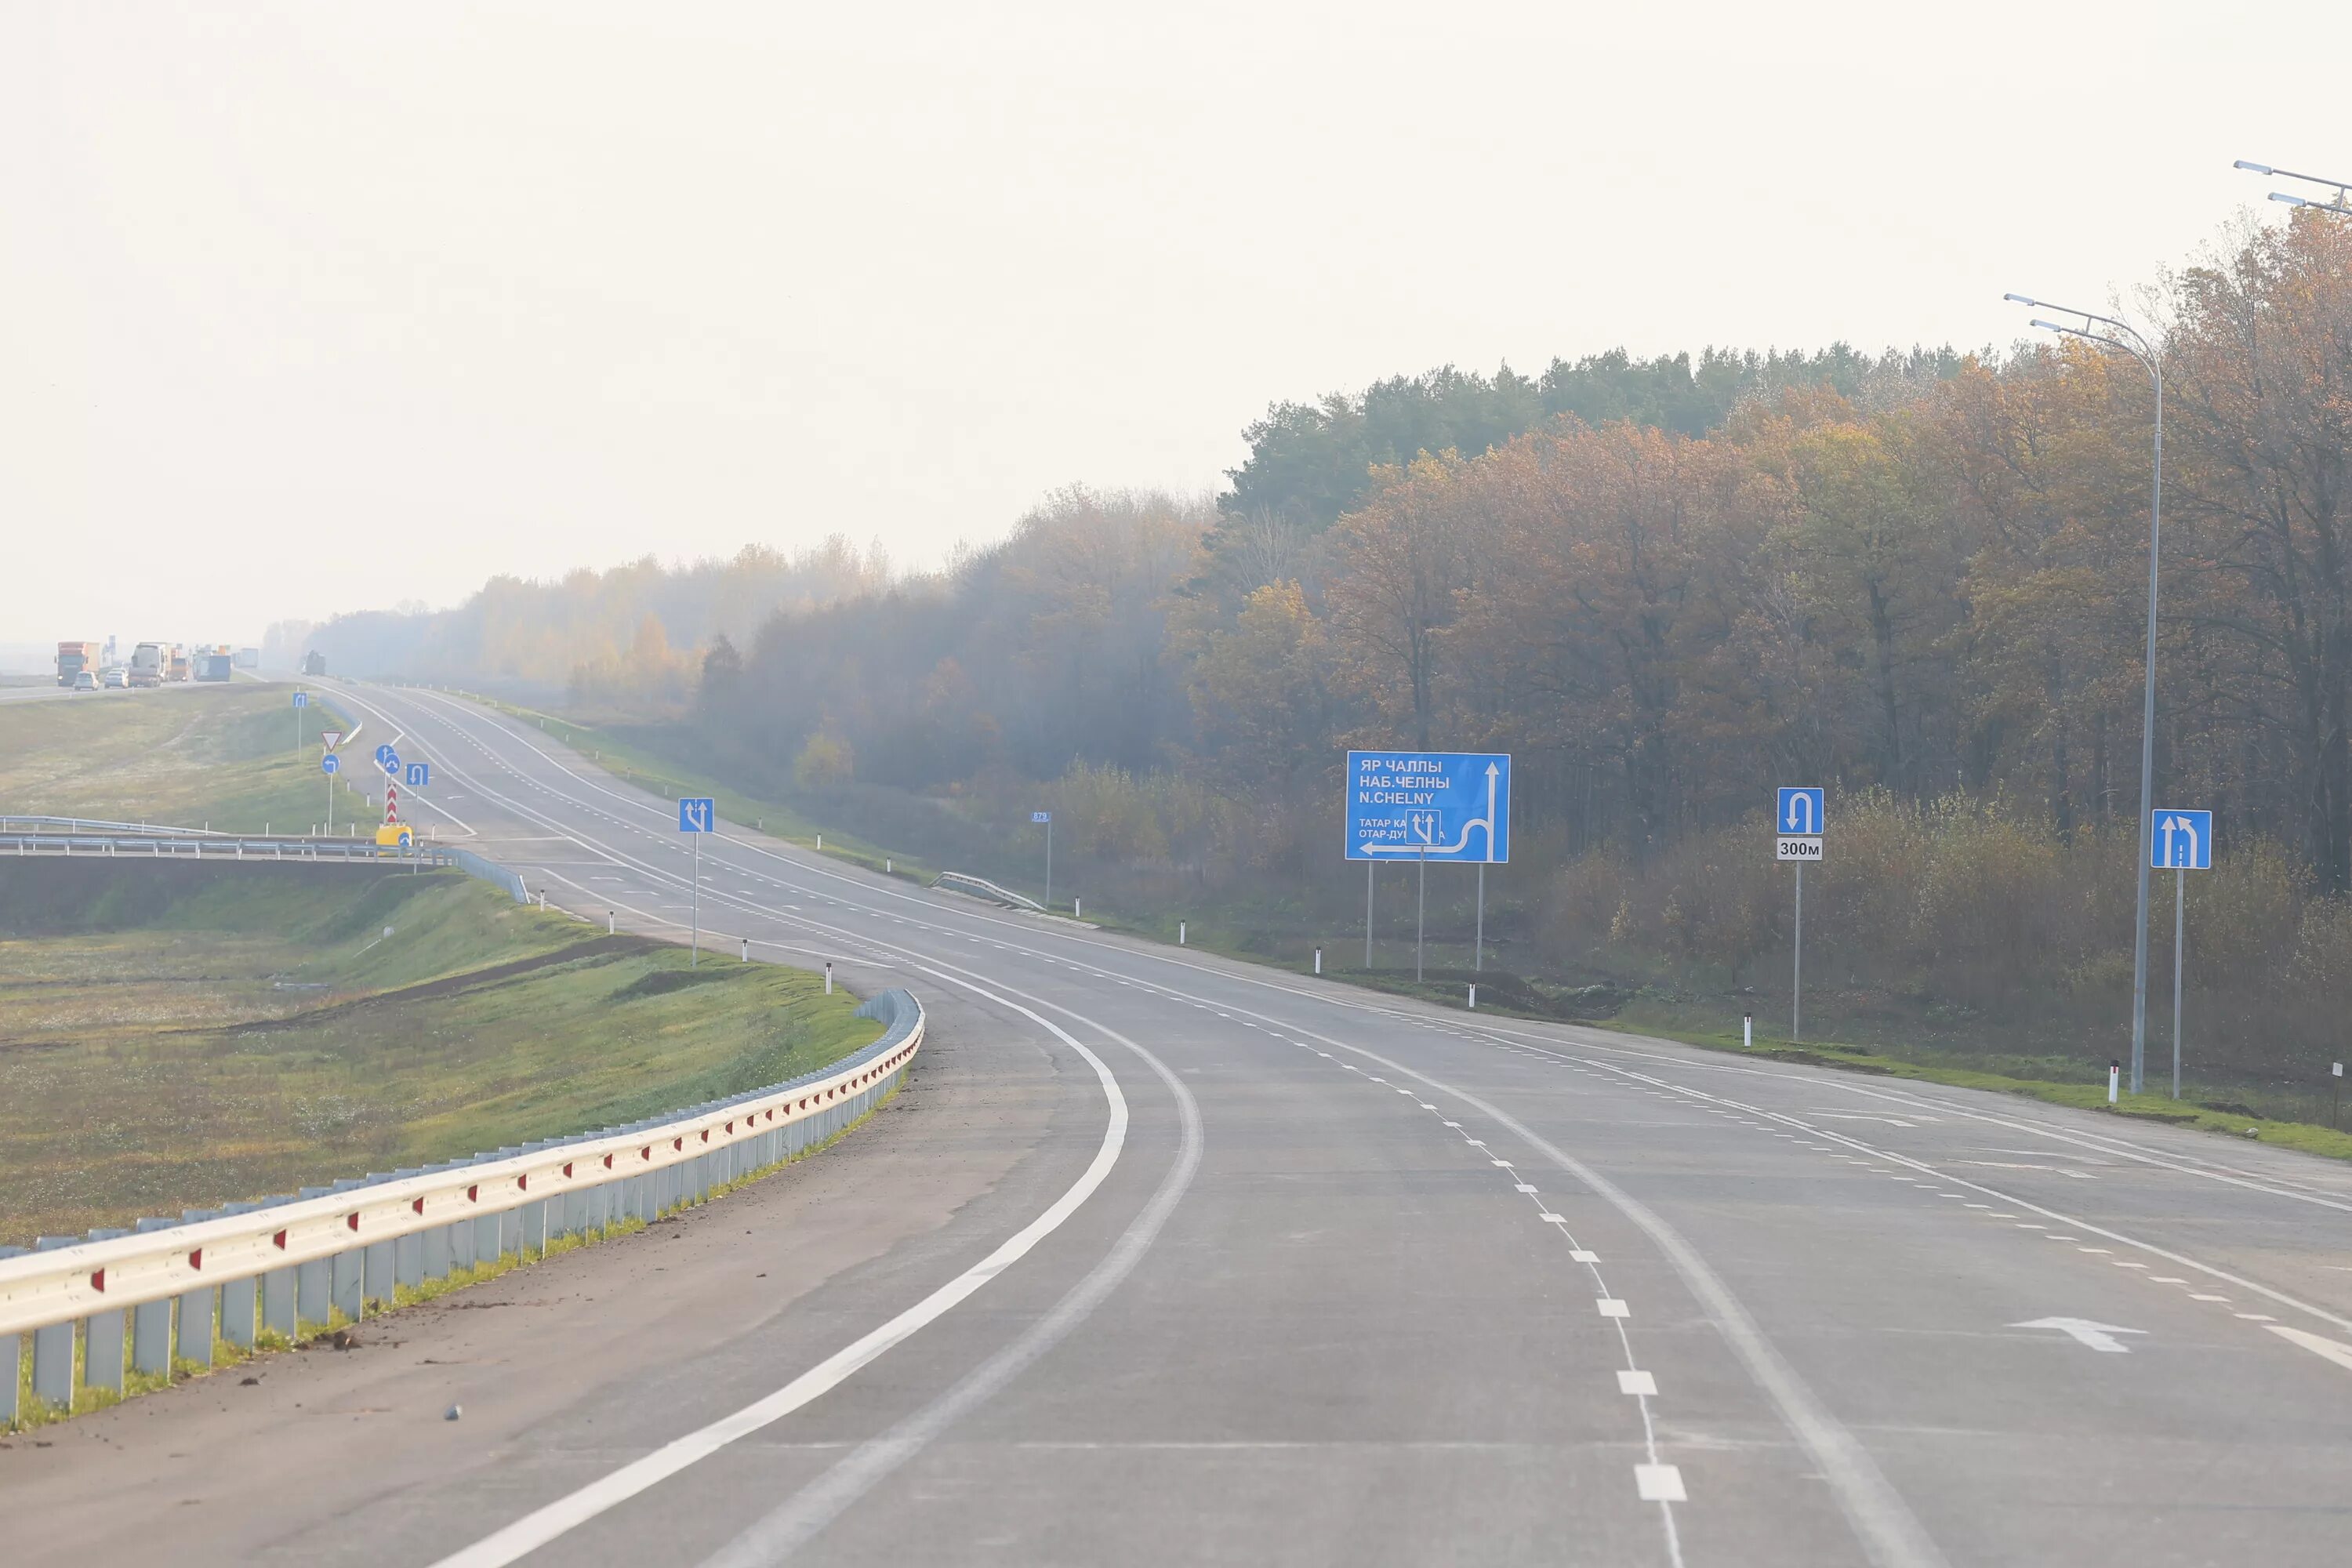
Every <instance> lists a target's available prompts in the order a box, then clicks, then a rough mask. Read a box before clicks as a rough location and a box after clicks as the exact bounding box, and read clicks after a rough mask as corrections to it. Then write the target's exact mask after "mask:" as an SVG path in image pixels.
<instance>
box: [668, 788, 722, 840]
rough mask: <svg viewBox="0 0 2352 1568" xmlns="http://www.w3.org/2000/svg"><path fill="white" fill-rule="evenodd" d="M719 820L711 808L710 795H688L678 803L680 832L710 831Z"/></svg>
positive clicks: (678, 826) (678, 828)
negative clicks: (697, 796)
mask: <svg viewBox="0 0 2352 1568" xmlns="http://www.w3.org/2000/svg"><path fill="white" fill-rule="evenodd" d="M718 820H719V814H718V813H717V812H716V811H713V810H712V809H711V805H710V796H709V795H703V796H701V797H700V798H696V797H693V796H688V797H687V798H685V799H682V800H680V801H679V802H678V803H677V830H678V831H679V832H680V833H708V832H709V831H710V830H711V826H712V825H713V824H715V823H716V822H717V821H718Z"/></svg>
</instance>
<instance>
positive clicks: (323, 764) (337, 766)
mask: <svg viewBox="0 0 2352 1568" xmlns="http://www.w3.org/2000/svg"><path fill="white" fill-rule="evenodd" d="M342 768H343V764H342V763H340V762H338V761H336V760H335V753H334V752H328V753H327V754H326V755H325V756H323V757H320V759H319V771H320V773H341V772H342Z"/></svg>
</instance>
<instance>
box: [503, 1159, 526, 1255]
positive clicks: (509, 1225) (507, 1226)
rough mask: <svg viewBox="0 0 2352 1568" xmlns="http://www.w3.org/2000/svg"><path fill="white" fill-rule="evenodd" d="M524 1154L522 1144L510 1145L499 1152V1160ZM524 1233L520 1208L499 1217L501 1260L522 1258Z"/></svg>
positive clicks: (509, 1210)
mask: <svg viewBox="0 0 2352 1568" xmlns="http://www.w3.org/2000/svg"><path fill="white" fill-rule="evenodd" d="M521 1152H523V1150H522V1145H521V1144H520V1143H510V1144H509V1145H508V1146H507V1147H505V1148H503V1149H501V1150H499V1159H501V1160H511V1159H513V1158H514V1157H515V1156H516V1155H517V1154H520V1153H521ZM522 1233H523V1220H522V1209H521V1208H520V1207H516V1208H510V1209H507V1210H505V1211H504V1212H502V1213H501V1214H500V1215H499V1257H501V1258H520V1257H521V1256H522V1245H523V1244H522Z"/></svg>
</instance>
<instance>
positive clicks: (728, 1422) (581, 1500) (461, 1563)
mask: <svg viewBox="0 0 2352 1568" xmlns="http://www.w3.org/2000/svg"><path fill="white" fill-rule="evenodd" d="M969 988H970V989H972V990H975V991H978V990H979V989H980V988H979V987H977V986H971V987H969ZM981 994H982V995H983V996H987V995H988V994H987V993H986V992H982V993H981ZM989 999H990V1000H992V1001H995V1002H998V1003H1000V1004H1001V1005H1004V1006H1007V1007H1010V1008H1012V1009H1013V1011H1014V1012H1017V1013H1021V1014H1023V1015H1025V1016H1027V1017H1028V1018H1029V1019H1030V1020H1031V1021H1032V1022H1034V1023H1035V1024H1036V1025H1038V1026H1040V1027H1041V1028H1044V1029H1046V1030H1048V1031H1050V1032H1051V1033H1052V1034H1053V1035H1054V1036H1055V1037H1056V1038H1058V1039H1060V1040H1061V1041H1062V1042H1063V1043H1064V1044H1065V1045H1066V1046H1068V1047H1070V1048H1071V1049H1072V1050H1074V1051H1076V1052H1077V1053H1078V1055H1079V1056H1081V1057H1082V1058H1085V1059H1086V1063H1087V1066H1088V1067H1090V1068H1093V1069H1094V1073H1095V1078H1096V1079H1097V1082H1099V1083H1100V1085H1101V1086H1102V1091H1103V1098H1104V1100H1106V1101H1107V1102H1108V1105H1109V1108H1110V1121H1109V1123H1108V1126H1106V1127H1105V1128H1104V1129H1103V1141H1102V1145H1101V1147H1100V1148H1098V1149H1097V1150H1096V1151H1095V1157H1094V1159H1093V1161H1092V1162H1091V1163H1088V1165H1087V1168H1086V1171H1085V1172H1084V1173H1082V1174H1081V1175H1080V1176H1079V1177H1078V1179H1077V1180H1076V1181H1075V1182H1073V1183H1071V1184H1070V1186H1069V1188H1068V1189H1067V1190H1066V1191H1065V1192H1064V1193H1063V1194H1062V1195H1061V1196H1060V1197H1058V1198H1056V1199H1055V1200H1054V1202H1053V1204H1052V1205H1051V1206H1050V1207H1048V1208H1047V1209H1046V1210H1045V1213H1043V1214H1041V1215H1038V1216H1037V1217H1036V1218H1035V1219H1033V1220H1031V1221H1030V1222H1029V1223H1028V1224H1027V1225H1025V1226H1022V1227H1021V1229H1020V1230H1019V1231H1017V1232H1015V1233H1014V1234H1013V1236H1012V1237H1008V1238H1007V1239H1006V1240H1005V1242H1004V1243H1003V1246H1001V1247H998V1248H997V1249H996V1250H995V1251H993V1252H992V1253H990V1254H989V1255H988V1256H987V1257H986V1258H982V1259H981V1260H980V1261H979V1262H978V1263H975V1264H973V1265H972V1266H971V1268H967V1269H965V1270H964V1271H963V1272H962V1273H961V1274H959V1275H957V1276H956V1277H955V1278H954V1279H950V1280H949V1281H948V1282H947V1283H946V1284H944V1285H942V1286H940V1288H939V1289H936V1290H934V1291H932V1292H931V1293H930V1294H929V1295H928V1296H926V1297H924V1298H923V1299H922V1300H919V1301H918V1302H916V1303H915V1304H914V1305H913V1306H911V1307H909V1308H908V1309H907V1310H905V1311H903V1312H900V1313H899V1314H898V1315H897V1316H896V1317H894V1318H892V1319H890V1321H887V1322H886V1323H884V1324H883V1325H882V1326H881V1327H879V1328H877V1329H875V1330H873V1331H871V1332H869V1333H866V1334H865V1335H864V1336H862V1337H861V1338H859V1339H857V1340H855V1341H853V1342H850V1343H849V1344H846V1345H845V1346H843V1347H842V1348H841V1349H840V1350H838V1351H835V1352H834V1353H833V1354H831V1355H829V1356H827V1357H826V1358H825V1359H824V1360H823V1361H821V1362H819V1363H817V1364H816V1365H814V1366H813V1367H811V1368H810V1369H809V1370H808V1371H806V1372H804V1373H801V1374H800V1376H798V1377H796V1378H794V1379H793V1380H792V1381H791V1382H790V1383H787V1384H784V1385H783V1386H782V1388H780V1389H778V1390H776V1391H775V1392H774V1393H773V1394H769V1395H768V1396H767V1397H766V1398H764V1399H759V1400H755V1401H753V1402H752V1403H751V1404H750V1405H745V1406H744V1407H743V1408H742V1409H740V1410H738V1411H736V1412H735V1413H734V1414H733V1415H728V1416H724V1417H722V1418H720V1419H719V1420H717V1421H714V1422H712V1423H711V1424H710V1425H709V1426H705V1427H703V1428H701V1429H700V1430H699V1431H695V1432H689V1433H688V1434H686V1436H682V1437H677V1438H675V1439H673V1440H671V1441H670V1442H668V1443H666V1444H664V1445H663V1446H662V1447H659V1448H656V1449H655V1450H654V1451H653V1452H652V1453H650V1454H647V1455H646V1456H645V1457H644V1458H640V1459H635V1460H633V1461H631V1462H630V1463H628V1464H625V1465H624V1466H622V1467H621V1468H619V1469H617V1470H614V1471H612V1472H611V1473H609V1474H607V1475H604V1476H603V1477H600V1478H599V1479H596V1480H593V1481H591V1482H590V1483H589V1484H588V1485H586V1486H584V1487H582V1488H581V1489H579V1490H577V1491H574V1492H572V1493H571V1494H570V1495H568V1496H565V1497H561V1498H558V1499H557V1500H555V1501H553V1502H551V1503H548V1504H547V1505H545V1506H544V1507H541V1508H539V1509H535V1510H532V1511H531V1512H530V1513H527V1514H525V1515H524V1516H523V1517H522V1518H520V1519H519V1520H517V1521H514V1522H513V1523H512V1524H509V1525H508V1526H507V1527H506V1528H504V1529H503V1530H499V1531H494V1532H493V1533H491V1534H489V1535H487V1536H485V1537H483V1538H482V1539H481V1540H480V1541H478V1542H475V1543H474V1544H473V1545H471V1546H468V1547H466V1548H464V1549H463V1550H461V1551H457V1552H451V1553H450V1554H449V1555H448V1556H446V1557H444V1558H442V1559H441V1560H440V1562H439V1563H436V1565H435V1568H505V1565H506V1564H508V1563H513V1562H516V1561H518V1560H519V1559H520V1558H522V1557H524V1556H525V1555H527V1554H529V1553H530V1552H535V1551H537V1550H538V1549H539V1548H540V1547H541V1546H544V1545H546V1544H547V1543H548V1542H551V1541H553V1540H555V1539H556V1538H557V1537H559V1536H561V1535H562V1534H564V1533H565V1532H566V1531H571V1530H573V1529H576V1528H578V1527H579V1526H580V1525H583V1524H585V1523H586V1522H588V1521H590V1520H592V1519H594V1518H595V1517H596V1516H597V1515H599V1514H601V1513H604V1512H605V1511H606V1510H610V1509H613V1508H614V1507H617V1506H618V1505H619V1504H621V1503H623V1502H625V1501H626V1500H629V1499H630V1498H633V1497H635V1496H636V1495H637V1494H638V1493H639V1492H642V1491H644V1490H646V1489H647V1488H649V1487H652V1486H656V1485H658V1484H659V1483H660V1482H662V1481H664V1480H666V1479H668V1478H669V1477H671V1476H674V1475H676V1474H677V1473H678V1472H679V1471H680V1470H683V1469H685V1468H687V1467H688V1466H689V1465H691V1464H694V1463H695V1462H697V1461H698V1460H700V1459H705V1458H709V1456H711V1455H712V1454H715V1453H717V1452H718V1451H719V1449H721V1448H723V1447H726V1446H727V1445H728V1444H730V1443H732V1442H734V1441H735V1440H736V1439H737V1438H739V1437H744V1436H750V1435H751V1433H754V1432H757V1431H759V1430H760V1429H761V1427H763V1426H768V1425H770V1424H771V1423H772V1422H775V1421H778V1420H781V1419H782V1418H783V1417H784V1416H786V1415H791V1414H792V1413H793V1411H795V1410H798V1409H799V1408H800V1407H801V1406H802V1405H806V1404H808V1403H809V1402H810V1401H811V1400H813V1399H815V1398H816V1397H818V1396H819V1395H820V1394H824V1393H825V1392H826V1391H827V1390H829V1389H832V1388H835V1387H836V1386H838V1385H839V1384H841V1383H842V1381H843V1380H844V1379H845V1378H847V1377H848V1376H849V1375H850V1374H851V1373H855V1372H856V1371H857V1369H858V1368H860V1367H862V1366H865V1365H866V1364H867V1363H870V1362H872V1361H874V1360H875V1359H876V1358H877V1357H878V1356H880V1355H882V1354H883V1353H885V1352H887V1351H888V1350H889V1349H890V1348H891V1347H892V1346H894V1345H897V1344H898V1343H900V1342H903V1341H904V1340H906V1339H907V1338H908V1336H910V1335H912V1334H913V1333H914V1332H915V1331H918V1330H919V1329H921V1328H922V1327H923V1326H924V1325H925V1324H927V1323H930V1322H933V1321H937V1320H938V1319H939V1318H940V1317H941V1316H942V1315H944V1314H945V1313H946V1312H947V1311H949V1310H950V1309H951V1308H953V1307H954V1306H955V1305H956V1304H957V1303H958V1302H960V1301H961V1300H964V1299H965V1298H966V1297H968V1296H970V1295H971V1293H972V1292H973V1291H975V1290H977V1289H980V1288H981V1287H982V1286H983V1285H985V1284H987V1283H988V1282H989V1281H990V1280H991V1279H995V1278H996V1277H997V1276H998V1275H999V1274H1002V1273H1003V1272H1004V1270H1005V1269H1006V1268H1010V1267H1011V1266H1012V1265H1013V1263H1015V1262H1017V1261H1019V1260H1020V1259H1021V1258H1024V1257H1025V1256H1026V1255H1027V1254H1028V1252H1029V1251H1030V1249H1031V1248H1033V1247H1035V1246H1036V1245H1037V1244H1038V1243H1039V1242H1040V1241H1043V1240H1044V1239H1045V1237H1048V1236H1051V1235H1052V1234H1053V1233H1054V1232H1055V1231H1056V1230H1058V1229H1060V1228H1061V1226H1062V1224H1063V1222H1064V1221H1066V1220H1067V1219H1068V1218H1069V1217H1070V1216H1071V1215H1074V1214H1076V1212H1077V1211H1078V1206H1079V1205H1081V1204H1083V1203H1085V1202H1086V1201H1087V1198H1089V1197H1091V1196H1093V1195H1094V1193H1095V1189H1096V1188H1097V1187H1099V1186H1101V1185H1102V1184H1103V1180H1104V1178H1106V1177H1107V1176H1108V1175H1109V1174H1110V1171H1111V1167H1112V1166H1113V1165H1115V1164H1117V1163H1118V1155H1119V1151H1120V1150H1121V1149H1122V1148H1123V1147H1124V1146H1125V1145H1126V1142H1127V1124H1128V1110H1127V1097H1126V1096H1125V1095H1123V1094H1121V1093H1120V1092H1119V1088H1118V1079H1117V1078H1115V1077H1113V1076H1112V1074H1111V1070H1110V1068H1109V1067H1108V1065H1106V1064H1105V1063H1104V1061H1103V1059H1102V1058H1100V1057H1098V1056H1097V1055H1095V1054H1094V1052H1092V1051H1090V1050H1088V1049H1087V1047H1085V1046H1083V1045H1081V1044H1079V1043H1078V1041H1077V1039H1076V1037H1074V1036H1072V1035H1071V1034H1069V1033H1068V1032H1067V1031H1066V1030H1065V1029H1063V1028H1062V1027H1060V1026H1058V1025H1056V1024H1055V1023H1053V1022H1052V1021H1050V1020H1049V1019H1046V1018H1044V1017H1041V1016H1038V1015H1037V1014H1036V1013H1034V1012H1032V1011H1031V1010H1030V1009H1029V1008H1026V1007H1024V1006H1022V1005H1020V1004H1019V1003H1017V1002H1012V1001H1009V1000H1007V999H1005V998H1003V997H1001V996H989Z"/></svg>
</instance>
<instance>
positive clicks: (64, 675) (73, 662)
mask: <svg viewBox="0 0 2352 1568" xmlns="http://www.w3.org/2000/svg"><path fill="white" fill-rule="evenodd" d="M105 657H106V648H105V647H104V646H103V645H102V644H100V643H94V642H61V643H59V644H58V685H59V686H71V685H72V684H73V683H74V677H75V676H77V675H79V674H81V673H82V672H83V671H84V670H88V671H89V678H90V679H92V680H95V679H98V667H99V664H100V661H101V660H103V659H104V658H105Z"/></svg>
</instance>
